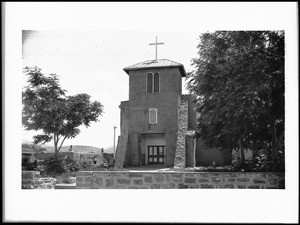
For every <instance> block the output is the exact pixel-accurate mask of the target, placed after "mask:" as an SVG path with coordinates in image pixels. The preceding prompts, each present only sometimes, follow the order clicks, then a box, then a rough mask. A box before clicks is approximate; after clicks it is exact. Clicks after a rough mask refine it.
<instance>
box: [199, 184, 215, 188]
mask: <svg viewBox="0 0 300 225" xmlns="http://www.w3.org/2000/svg"><path fill="white" fill-rule="evenodd" d="M200 187H201V188H214V185H212V184H201V185H200Z"/></svg>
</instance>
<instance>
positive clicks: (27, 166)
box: [22, 159, 39, 171]
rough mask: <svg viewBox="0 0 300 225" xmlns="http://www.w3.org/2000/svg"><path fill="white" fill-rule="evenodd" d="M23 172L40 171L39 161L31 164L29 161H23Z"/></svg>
mask: <svg viewBox="0 0 300 225" xmlns="http://www.w3.org/2000/svg"><path fill="white" fill-rule="evenodd" d="M22 170H34V171H38V170H39V169H38V165H37V161H34V162H32V163H31V162H30V161H29V160H26V159H25V160H22Z"/></svg>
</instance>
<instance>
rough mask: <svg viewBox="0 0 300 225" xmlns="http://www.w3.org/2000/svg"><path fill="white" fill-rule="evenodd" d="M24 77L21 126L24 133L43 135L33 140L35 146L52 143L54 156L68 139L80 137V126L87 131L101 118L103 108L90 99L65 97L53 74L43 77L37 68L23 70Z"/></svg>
mask: <svg viewBox="0 0 300 225" xmlns="http://www.w3.org/2000/svg"><path fill="white" fill-rule="evenodd" d="M24 73H25V74H26V75H27V76H28V77H29V78H28V83H29V84H28V86H26V87H25V90H24V91H23V92H22V103H23V110H22V123H23V126H24V127H25V129H26V130H35V131H38V130H41V131H42V132H43V134H40V135H36V136H34V144H38V143H42V144H44V143H47V142H50V141H51V140H53V141H54V150H55V153H56V154H57V153H58V152H59V150H60V148H61V146H62V145H63V143H64V141H65V140H66V139H67V138H74V137H76V136H77V135H78V134H79V133H80V130H79V129H78V127H79V126H80V125H85V126H86V127H89V126H90V123H91V122H92V121H94V122H96V121H98V119H97V118H98V117H99V116H100V115H102V113H103V106H102V104H101V103H100V102H98V101H94V102H91V101H90V96H89V95H87V94H77V95H74V96H67V95H66V90H64V89H62V88H61V86H60V84H59V79H58V76H57V75H56V74H50V75H49V76H46V75H44V74H43V73H42V72H41V69H40V68H38V67H31V68H29V67H25V68H24Z"/></svg>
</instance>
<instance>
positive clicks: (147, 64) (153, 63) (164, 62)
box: [123, 59, 186, 77]
mask: <svg viewBox="0 0 300 225" xmlns="http://www.w3.org/2000/svg"><path fill="white" fill-rule="evenodd" d="M163 67H167V68H170V67H178V68H179V69H180V72H181V76H182V77H186V72H185V69H184V67H183V65H182V64H180V63H177V62H174V61H171V60H169V59H157V60H146V61H143V62H140V63H137V64H134V65H132V66H128V67H125V68H124V69H123V70H124V71H125V72H126V73H127V74H129V71H131V70H141V69H150V68H163Z"/></svg>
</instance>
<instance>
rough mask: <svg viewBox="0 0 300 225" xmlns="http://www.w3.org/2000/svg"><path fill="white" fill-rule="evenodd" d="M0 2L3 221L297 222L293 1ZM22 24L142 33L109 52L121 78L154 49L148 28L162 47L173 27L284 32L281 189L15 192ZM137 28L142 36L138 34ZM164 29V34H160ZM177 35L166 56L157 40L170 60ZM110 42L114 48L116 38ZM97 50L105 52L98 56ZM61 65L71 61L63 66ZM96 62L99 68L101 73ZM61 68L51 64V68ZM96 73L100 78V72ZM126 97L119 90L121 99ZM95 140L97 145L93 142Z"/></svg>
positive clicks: (183, 30) (188, 31) (17, 184)
mask: <svg viewBox="0 0 300 225" xmlns="http://www.w3.org/2000/svg"><path fill="white" fill-rule="evenodd" d="M2 6H5V8H4V11H3V12H4V15H5V17H4V22H3V25H4V26H3V27H4V35H3V38H4V57H3V59H4V63H5V64H4V65H5V67H4V70H3V72H4V75H5V76H4V82H3V84H4V85H3V90H4V92H3V95H2V96H3V100H4V113H3V121H4V123H3V124H4V132H2V135H3V136H4V138H3V140H4V151H3V153H4V157H3V159H4V160H3V165H4V169H5V171H4V172H5V173H4V176H3V178H4V180H3V181H4V184H5V186H4V197H5V199H4V219H5V220H6V221H94V222H111V221H115V222H116V221H122V222H130V221H135V222H137V221H141V222H267V223H272V222H297V221H298V198H299V196H298V150H299V144H298V92H297V91H298V51H297V50H298V29H297V28H298V27H297V16H298V14H297V3H291V2H290V3H275V2H273V3H272V2H270V3H220V2H214V3H196V2H188V3H179V2H167V3H144V2H143V3H121V2H115V3H69V2H68V3H20V2H17V3H3V5H2ZM22 30H46V31H47V30H52V31H57V30H60V31H62V32H65V31H68V32H69V31H76V32H77V31H97V32H103V33H104V34H105V33H109V32H123V31H126V32H128V31H130V32H133V33H132V34H141V35H142V38H137V39H138V40H139V41H138V43H137V44H138V46H135V45H132V46H131V48H132V51H133V52H137V51H138V50H139V49H140V48H143V49H140V51H141V52H145V54H144V55H138V54H136V56H135V57H134V58H130V59H126V57H127V56H124V55H123V56H124V57H120V58H118V59H117V60H118V68H117V69H118V70H120V73H119V75H120V76H123V77H126V74H124V73H123V71H122V68H124V67H126V66H129V65H132V64H135V63H137V62H140V61H143V60H146V59H148V57H150V56H151V54H154V49H153V47H152V48H151V47H150V46H147V45H148V43H149V42H153V41H154V38H155V35H158V41H162V42H166V45H165V46H167V45H168V40H171V39H172V38H170V37H171V35H170V34H171V33H173V34H174V33H178V32H180V33H183V34H184V35H183V36H185V34H188V35H187V36H188V37H185V38H190V39H191V42H192V40H194V39H193V38H194V37H195V36H194V34H196V35H199V34H200V33H201V32H204V31H214V30H285V37H286V73H285V74H286V189H285V190H237V189H234V190H217V189H216V190H201V189H199V190H136V191H131V190H21V170H20V168H21V148H20V146H21V140H22V128H21V127H22V125H21V89H22V86H23V80H22V76H23V75H22V72H21V71H22V66H23V63H24V62H23V61H22V32H21V31H22ZM147 32H148V33H149V36H147V35H145V33H147ZM164 33H165V34H166V36H163V34H164ZM190 34H191V36H189V35H190ZM133 36H134V35H133ZM131 37H132V36H131ZM144 37H147V40H146V39H145V40H143V38H144ZM160 37H162V39H160ZM164 38H165V39H164ZM141 40H142V41H141ZM182 40H184V41H185V40H186V39H182ZM112 41H113V40H112ZM184 41H182V42H179V41H177V40H176V41H174V43H176V46H174V47H173V49H174V54H173V52H172V53H171V55H168V54H169V53H167V51H166V52H165V53H164V52H163V51H164V50H163V49H164V48H165V50H166V49H167V47H164V46H162V47H161V46H159V53H158V54H159V56H160V52H161V54H165V57H163V58H170V59H173V55H174V56H175V55H176V54H177V53H175V52H176V51H177V50H179V49H180V51H183V50H181V49H182V48H183V49H184V47H185V45H187V46H186V47H187V48H188V46H189V44H187V43H185V42H184ZM142 42H144V43H142ZM170 42H172V41H170ZM170 42H169V43H170ZM174 43H172V44H174ZM195 43H196V44H197V42H195ZM114 44H115V45H116V46H117V45H118V44H120V42H118V43H114ZM130 45H131V44H130ZM111 46H114V45H111ZM74 48H76V46H74ZM195 48H196V46H195ZM88 52H90V51H88ZM130 53H131V52H128V57H131V56H130ZM120 54H125V53H124V52H123V53H122V48H121V49H120ZM107 57H110V55H109V54H108V55H107ZM142 57H144V58H142ZM175 58H177V56H176V57H175ZM123 59H124V63H123ZM178 59H179V62H180V63H183V64H184V66H185V67H188V66H189V65H187V64H189V63H188V61H186V60H190V59H182V60H183V62H182V61H181V59H180V58H178ZM61 60H64V59H61ZM68 60H69V59H68ZM119 60H120V61H121V62H119ZM131 60H132V61H131ZM173 60H174V61H176V59H173ZM99 61H101V59H99ZM43 65H44V64H43ZM70 68H71V69H72V68H74V66H73V65H71V66H70ZM47 69H49V70H51V71H47V72H49V73H52V72H54V73H58V72H60V71H52V69H53V70H54V69H56V67H55V65H54V66H53V67H51V68H50V66H49V68H47ZM101 69H102V68H100V69H99V71H100V72H103V71H101ZM66 71H67V70H65V71H63V70H61V72H66ZM99 71H96V72H99ZM58 74H59V73H58ZM101 74H102V73H101ZM59 75H60V74H59ZM106 75H107V76H106V77H105V78H108V75H109V72H107V73H106ZM101 79H102V80H103V77H102V78H101ZM105 80H106V79H104V81H105ZM124 83H126V82H125V81H124ZM68 84H69V82H68V81H65V83H64V84H63V87H64V85H68ZM85 84H86V82H85ZM65 88H66V89H68V88H71V87H68V88H67V87H65ZM126 91H127V90H126ZM127 96H128V95H127ZM127 96H124V100H126V97H127ZM99 98H100V97H99ZM95 100H96V99H95ZM100 101H101V100H100ZM118 101H119V100H118ZM115 123H117V120H116V121H112V125H118V124H115ZM99 124H100V125H101V123H99ZM108 132H111V131H108ZM99 145H104V144H102V143H99ZM99 147H101V146H99Z"/></svg>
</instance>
